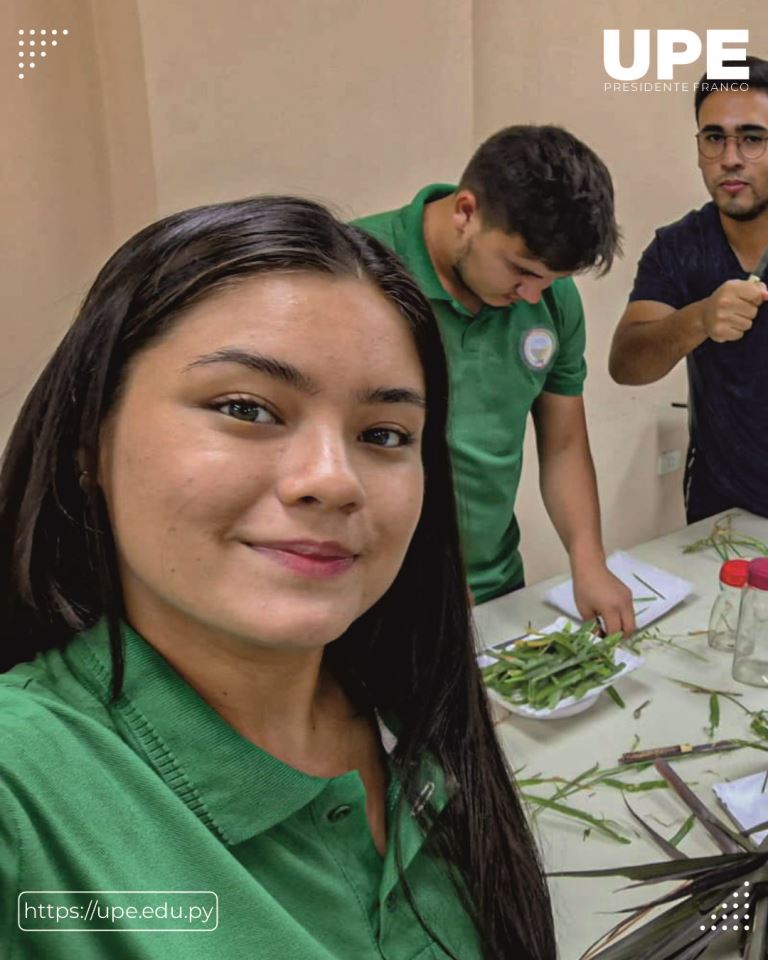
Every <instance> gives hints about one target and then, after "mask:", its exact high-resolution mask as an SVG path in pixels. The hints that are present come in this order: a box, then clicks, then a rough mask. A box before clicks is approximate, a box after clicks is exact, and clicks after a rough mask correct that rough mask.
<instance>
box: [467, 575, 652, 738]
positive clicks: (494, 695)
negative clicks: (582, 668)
mask: <svg viewBox="0 0 768 960" xmlns="http://www.w3.org/2000/svg"><path fill="white" fill-rule="evenodd" d="M641 576H642V574H641ZM568 623H570V624H571V626H573V627H574V628H576V627H577V626H578V625H577V624H573V623H572V621H570V620H568V618H567V617H558V618H557V620H555V622H554V623H550V624H549V626H546V627H544V628H543V629H542V630H539V631H538V633H535V634H530V637H531V639H534V638H535V637H539V636H540V635H541V634H542V633H555V632H556V631H558V630H562V629H563V628H564V627H565V626H566V624H568ZM525 640H526V638H525V637H523V638H522V639H521V640H517V641H513V642H511V643H506V644H504V643H497V644H496V645H495V646H494V647H492V648H491V649H490V650H487V651H486V652H485V653H481V654H480V655H479V656H478V658H477V663H478V666H480V667H489V666H491V664H493V663H497V662H498V657H494V656H493V650H505V649H507V648H509V647H511V646H514V643H524V642H525ZM613 662H614V663H617V664H618V663H621V664H623V666H622V668H621V670H619V671H618V673H615V674H614V675H613V676H612V677H611V678H610V679H609V680H607V681H606V682H605V683H601V684H598V685H597V686H594V687H592V689H591V690H587V692H586V693H585V694H584V696H583V697H579V699H578V700H575V699H574V698H573V697H564V698H563V699H562V700H561V701H560V702H559V703H558V705H557V706H556V707H553V708H552V709H551V710H534V709H533V707H529V706H526V705H525V704H517V703H510V701H509V700H507V699H506V698H505V697H503V696H502V695H501V694H500V693H498V692H497V691H496V690H492V689H491V688H490V687H486V691H487V692H488V697H489V699H491V700H493V702H494V703H497V704H498V705H499V706H500V707H503V708H504V709H505V710H507V711H508V712H509V713H515V714H517V715H518V716H519V717H531V718H532V719H534V720H561V719H564V718H565V717H573V716H575V715H576V714H577V713H582V712H583V711H584V710H589V708H590V707H591V706H594V704H595V703H597V698H598V697H599V696H600V694H601V693H602V692H603V690H605V689H606V687H610V686H611V685H612V684H614V683H616V681H617V680H619V679H621V677H624V676H626V675H627V674H628V673H631V672H632V671H633V670H637V668H638V667H641V666H642V665H643V663H644V662H645V661H644V660H643V658H642V657H637V656H635V655H634V654H633V653H630V652H629V651H628V650H623V649H622V648H621V647H616V649H615V650H614V651H613Z"/></svg>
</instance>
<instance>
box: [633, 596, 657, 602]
mask: <svg viewBox="0 0 768 960" xmlns="http://www.w3.org/2000/svg"><path fill="white" fill-rule="evenodd" d="M654 600H658V597H632V602H633V603H652V602H653V601H654Z"/></svg>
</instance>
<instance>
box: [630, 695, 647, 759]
mask: <svg viewBox="0 0 768 960" xmlns="http://www.w3.org/2000/svg"><path fill="white" fill-rule="evenodd" d="M650 702H651V701H650V700H646V701H645V703H644V704H643V706H646V704H649V703H650ZM639 709H640V707H638V708H637V710H635V712H634V716H635V719H638V718H639V717H640V714H639V713H638V710H639ZM639 743H640V735H639V734H638V733H636V734H635V735H634V737H632V746H631V747H630V748H629V753H634V752H635V750H637V747H638V744H639Z"/></svg>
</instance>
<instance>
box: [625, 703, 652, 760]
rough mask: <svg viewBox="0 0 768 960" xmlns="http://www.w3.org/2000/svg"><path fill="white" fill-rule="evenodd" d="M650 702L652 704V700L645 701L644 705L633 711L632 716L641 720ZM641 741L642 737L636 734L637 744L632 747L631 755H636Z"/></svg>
mask: <svg viewBox="0 0 768 960" xmlns="http://www.w3.org/2000/svg"><path fill="white" fill-rule="evenodd" d="M650 702H651V701H650V700H645V701H643V703H641V704H640V706H639V707H636V708H635V709H634V710H633V711H632V716H633V717H634V718H635V720H639V719H640V714H641V713H642V712H643V710H645V708H646V707H647V706H648V704H649V703H650ZM639 741H640V737H638V736H637V734H635V743H634V746H633V747H632V749H631V750H630V751H629V752H630V753H634V751H635V747H636V746H637V744H638V743H639Z"/></svg>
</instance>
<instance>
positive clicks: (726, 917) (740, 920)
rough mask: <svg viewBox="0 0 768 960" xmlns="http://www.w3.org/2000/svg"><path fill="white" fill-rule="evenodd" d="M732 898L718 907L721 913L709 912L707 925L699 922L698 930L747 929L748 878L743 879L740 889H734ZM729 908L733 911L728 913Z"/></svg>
mask: <svg viewBox="0 0 768 960" xmlns="http://www.w3.org/2000/svg"><path fill="white" fill-rule="evenodd" d="M732 898H733V902H732V903H731V904H730V905H729V904H727V903H724V904H722V906H721V908H720V909H721V910H722V911H723V912H722V913H719V914H718V913H713V914H710V918H709V919H710V924H709V926H708V925H707V924H705V923H703V924H701V926H700V927H699V930H701V931H702V933H704V932H706V931H707V930H711V931H713V932H714V931H715V930H717V929H718V927H719V928H720V930H721V931H723V932H725V931H726V930H736V931H738V930H745V931H747V930H749V880H745V881H744V886H743V888H742V889H741V890H736V891H734V893H733V894H732ZM729 909H730V910H732V911H733V912H732V913H728V910H729Z"/></svg>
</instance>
